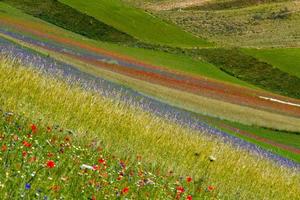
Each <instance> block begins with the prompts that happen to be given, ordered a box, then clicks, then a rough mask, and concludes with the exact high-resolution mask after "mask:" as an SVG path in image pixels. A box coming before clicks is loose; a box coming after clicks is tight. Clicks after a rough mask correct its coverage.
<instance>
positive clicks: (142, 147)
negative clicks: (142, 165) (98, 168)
mask: <svg viewBox="0 0 300 200" xmlns="http://www.w3.org/2000/svg"><path fill="white" fill-rule="evenodd" d="M0 83H1V84H0V94H1V96H0V107H2V108H3V109H5V110H12V111H14V112H16V113H22V114H24V115H25V116H26V117H28V118H30V119H33V120H38V119H41V120H44V121H47V122H49V123H50V124H60V125H61V126H63V127H66V128H69V129H72V130H74V132H76V133H78V134H77V135H76V136H77V138H78V140H86V139H89V138H94V137H96V136H97V138H99V140H100V141H101V142H103V143H104V144H105V147H106V148H107V149H108V150H109V151H110V152H112V153H113V154H115V155H117V156H122V157H127V159H129V160H131V159H134V158H135V157H136V155H137V154H139V155H142V157H143V158H145V162H147V163H148V164H150V165H151V166H152V168H153V169H155V168H157V167H158V166H159V167H160V168H161V169H163V170H165V171H168V170H172V171H174V173H175V174H177V175H190V176H193V177H196V179H198V180H199V181H203V184H209V185H214V186H215V187H216V192H217V196H216V198H219V199H297V198H298V197H299V195H300V175H299V171H295V170H293V169H287V168H284V167H282V166H277V165H276V164H274V163H272V162H271V161H268V160H266V159H264V158H260V157H258V156H255V155H251V154H250V153H248V152H246V151H245V150H241V149H236V148H234V147H232V146H231V145H229V144H224V143H222V142H221V141H219V140H218V139H216V138H212V137H209V136H207V135H205V133H199V132H196V131H193V130H191V129H189V128H186V127H181V126H179V125H177V124H175V123H173V122H170V121H167V120H165V119H163V118H159V117H156V116H153V115H152V114H151V113H147V112H144V111H142V110H140V109H138V108H136V107H134V106H132V105H127V104H124V103H121V102H118V101H116V100H113V99H108V98H105V97H102V96H100V95H99V94H97V93H96V92H94V91H87V90H83V89H82V88H80V87H79V86H77V85H76V84H74V85H69V84H67V83H66V82H64V81H62V80H58V79H55V78H53V77H49V76H46V75H43V74H42V73H40V72H38V71H34V70H33V69H30V68H25V67H22V66H20V65H19V64H15V63H11V62H9V61H7V60H3V59H2V60H1V61H0ZM211 155H212V156H214V157H216V161H215V162H210V160H209V159H208V157H209V156H211ZM204 177H205V179H203V178H204Z"/></svg>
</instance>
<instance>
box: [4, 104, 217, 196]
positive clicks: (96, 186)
mask: <svg viewBox="0 0 300 200" xmlns="http://www.w3.org/2000/svg"><path fill="white" fill-rule="evenodd" d="M0 114H1V116H0V131H1V135H0V136H1V139H0V147H1V151H0V165H1V166H2V168H1V174H2V175H1V176H0V198H1V199H12V198H14V199H19V198H22V199H24V198H25V199H36V198H39V197H42V198H43V199H55V198H66V199H78V195H79V194H80V196H81V198H83V199H103V198H105V199H123V198H130V199H147V196H150V195H151V198H155V199H161V198H163V199H174V198H175V197H176V196H177V195H178V196H180V197H181V198H187V197H188V196H192V197H194V198H201V197H202V198H205V197H210V196H213V195H214V191H213V190H212V191H209V190H208V189H207V188H208V187H210V186H209V185H208V186H206V185H202V186H201V185H200V184H199V182H198V181H197V180H194V179H193V178H192V177H190V176H187V177H184V178H181V179H179V177H177V176H174V175H172V174H170V173H169V172H166V171H165V172H163V171H161V170H160V168H159V167H157V168H155V169H154V168H151V165H145V164H144V163H143V159H142V157H141V156H140V155H136V159H133V160H129V159H128V158H130V157H129V156H127V155H124V156H123V157H122V158H120V157H116V156H114V155H112V154H111V153H110V152H108V151H107V149H105V148H103V147H104V146H105V144H103V142H102V141H99V140H98V138H97V137H95V138H94V139H93V140H78V138H77V137H76V134H77V133H75V132H73V131H72V130H66V129H64V128H63V127H59V126H57V125H49V124H47V122H44V121H37V122H34V123H33V122H32V121H30V120H28V119H26V118H25V117H24V116H22V115H17V114H15V113H11V112H3V111H2V110H0ZM177 180H179V181H180V182H176V181H177ZM212 187H213V186H212ZM180 188H184V192H182V191H181V190H180ZM197 189H203V190H204V191H205V192H203V193H202V194H199V193H197V192H196V190H197ZM177 190H179V191H177Z"/></svg>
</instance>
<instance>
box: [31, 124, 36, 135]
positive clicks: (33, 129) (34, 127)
mask: <svg viewBox="0 0 300 200" xmlns="http://www.w3.org/2000/svg"><path fill="white" fill-rule="evenodd" d="M30 128H31V131H32V133H36V132H37V126H36V125H35V124H31V125H30Z"/></svg>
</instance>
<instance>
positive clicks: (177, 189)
mask: <svg viewBox="0 0 300 200" xmlns="http://www.w3.org/2000/svg"><path fill="white" fill-rule="evenodd" d="M176 191H177V194H182V193H184V188H183V187H182V186H178V187H176Z"/></svg>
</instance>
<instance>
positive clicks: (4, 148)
mask: <svg viewBox="0 0 300 200" xmlns="http://www.w3.org/2000/svg"><path fill="white" fill-rule="evenodd" d="M6 150H7V146H6V144H4V145H2V147H1V151H3V152H4V151H6Z"/></svg>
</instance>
